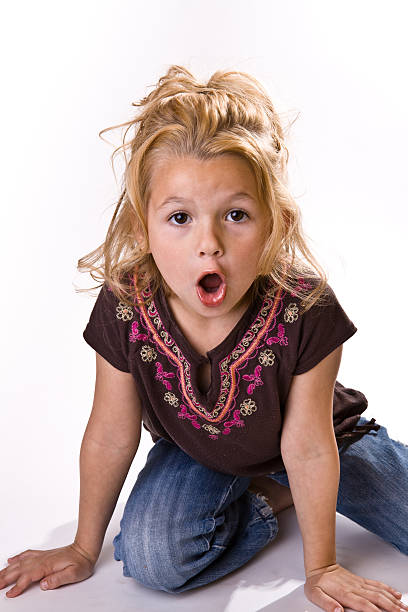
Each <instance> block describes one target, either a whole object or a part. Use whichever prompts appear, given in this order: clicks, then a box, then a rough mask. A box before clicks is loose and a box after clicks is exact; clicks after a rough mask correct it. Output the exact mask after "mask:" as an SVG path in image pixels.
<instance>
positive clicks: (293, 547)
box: [0, 504, 408, 612]
mask: <svg viewBox="0 0 408 612" xmlns="http://www.w3.org/2000/svg"><path fill="white" fill-rule="evenodd" d="M123 507H124V506H123V504H119V505H118V507H117V508H116V511H115V513H114V515H113V517H112V521H111V523H110V526H109V528H108V531H107V535H106V538H105V544H104V547H103V549H102V553H101V556H100V558H99V560H98V563H97V565H96V567H95V573H94V574H93V576H91V578H89V579H88V580H85V581H83V582H79V583H76V584H72V585H66V586H63V587H60V588H58V589H55V590H53V591H42V590H41V589H40V587H39V584H38V583H35V584H33V585H32V586H30V587H29V588H28V589H27V590H26V591H25V592H24V593H22V594H21V595H19V596H18V597H16V598H13V599H9V598H6V596H5V593H6V591H8V590H9V589H10V588H11V587H6V588H5V589H3V590H2V591H1V597H0V608H1V609H2V610H3V609H4V610H5V609H8V610H12V611H13V612H32V610H36V611H41V612H48V611H50V612H72V611H73V610H78V612H83V611H87V610H98V612H105V611H106V612H112V611H114V612H125V611H126V612H128V611H132V612H142V611H145V610H146V611H147V610H149V611H154V612H162V611H163V612H182V611H184V610H185V611H189V612H190V611H191V610H194V612H201V611H202V612H204V611H205V612H208V610H211V611H212V612H258V611H261V610H262V611H268V612H272V611H276V612H295V611H296V612H297V611H299V612H306V611H308V612H312V611H313V610H319V608H318V607H317V606H314V605H313V604H311V603H310V602H309V601H308V600H307V599H306V597H305V595H304V593H303V583H304V576H303V564H302V543H301V537H300V532H299V528H298V524H297V520H296V514H295V511H294V508H293V507H292V508H288V509H287V510H285V511H284V512H282V513H280V514H279V516H278V520H279V527H280V530H279V533H278V536H277V538H276V540H274V541H273V542H271V543H270V544H269V545H268V546H267V547H266V548H265V549H264V550H263V551H261V552H260V553H258V555H257V556H256V557H254V558H253V559H252V560H251V561H250V562H249V563H248V564H247V565H245V566H244V567H242V568H240V569H238V570H236V571H235V572H233V573H232V574H230V575H228V576H226V577H224V578H222V579H221V580H218V581H217V582H215V583H213V584H211V585H208V586H205V587H201V588H200V589H197V590H192V591H187V592H185V593H181V594H179V595H171V594H169V593H165V592H158V591H153V590H151V589H147V588H145V587H143V586H140V585H138V584H137V583H136V582H135V581H134V580H132V579H131V578H125V577H124V576H123V575H122V563H121V562H118V561H115V560H114V558H113V546H112V539H113V537H114V535H115V534H116V533H117V532H118V527H119V520H120V517H121V515H122V512H123ZM75 525H76V522H75V521H72V523H66V524H65V525H61V526H60V527H58V528H56V529H54V530H53V531H51V532H50V533H48V534H47V535H46V537H44V540H43V541H41V542H38V544H37V545H36V546H32V548H36V547H37V548H41V549H47V548H55V547H56V546H60V545H61V541H68V540H69V538H70V537H71V535H72V532H73V530H74V529H75ZM2 548H3V547H2ZM337 553H338V554H337V560H338V562H339V563H341V564H342V565H344V566H345V567H347V569H349V570H350V571H353V572H355V573H357V574H359V575H361V576H364V577H366V578H371V579H374V580H381V581H383V582H385V583H387V584H390V585H391V586H393V587H394V588H396V589H398V590H399V591H401V592H402V593H403V601H404V602H406V603H407V602H408V559H407V557H406V556H405V555H402V554H401V553H400V552H398V551H397V550H396V549H394V548H393V547H392V546H391V545H389V544H386V543H385V542H383V541H382V540H381V539H380V538H378V537H377V536H375V535H373V534H371V533H369V532H368V531H366V530H365V529H363V528H361V527H359V526H358V525H356V524H355V523H353V522H352V521H350V520H349V519H347V518H345V517H343V516H341V515H339V514H337ZM10 554H11V552H10V550H7V551H4V550H1V557H0V559H1V560H2V561H5V559H6V557H7V556H9V555H10ZM3 566H5V565H3ZM6 606H7V608H6ZM346 610H349V609H348V608H346Z"/></svg>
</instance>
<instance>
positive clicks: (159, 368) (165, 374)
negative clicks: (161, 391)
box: [155, 361, 175, 391]
mask: <svg viewBox="0 0 408 612" xmlns="http://www.w3.org/2000/svg"><path fill="white" fill-rule="evenodd" d="M156 368H157V373H156V376H155V378H156V379H157V380H161V381H162V383H163V385H164V386H165V387H166V389H167V390H168V391H170V389H172V386H171V383H169V382H168V381H167V380H164V379H165V378H174V377H175V374H173V372H165V371H164V370H163V366H162V364H161V363H160V362H159V361H156Z"/></svg>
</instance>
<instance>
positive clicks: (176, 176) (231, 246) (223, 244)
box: [147, 154, 267, 324]
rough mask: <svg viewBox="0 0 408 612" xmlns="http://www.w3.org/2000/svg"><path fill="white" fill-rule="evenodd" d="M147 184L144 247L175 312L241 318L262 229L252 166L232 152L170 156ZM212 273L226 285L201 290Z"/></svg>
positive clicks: (200, 318) (203, 318) (200, 319)
mask: <svg viewBox="0 0 408 612" xmlns="http://www.w3.org/2000/svg"><path fill="white" fill-rule="evenodd" d="M150 187H151V191H150V199H149V202H148V213H147V226H148V235H149V250H150V252H151V254H152V256H153V258H154V261H155V263H156V265H157V267H158V269H159V271H160V273H161V274H162V276H163V277H164V279H165V281H166V282H167V284H168V285H169V287H170V289H171V290H172V295H171V296H169V298H168V301H169V304H170V305H171V306H172V309H173V312H174V310H177V312H178V314H179V315H185V316H186V317H189V320H190V321H191V322H195V323H197V324H202V323H207V324H209V323H210V322H211V321H210V320H212V319H214V324H215V320H217V321H218V322H221V321H224V322H226V321H228V320H230V319H231V317H232V318H233V317H234V316H235V315H237V314H238V313H239V314H241V313H243V312H244V311H245V309H246V308H247V307H248V304H249V302H248V300H249V294H248V290H249V289H250V287H251V285H252V283H253V281H254V279H255V276H256V270H257V263H258V261H259V257H260V255H261V252H262V250H263V245H264V238H265V229H266V226H267V218H266V213H265V212H264V211H263V209H262V207H261V203H260V202H259V201H258V197H257V189H256V182H255V177H254V175H253V171H252V169H251V167H250V165H249V164H248V163H247V162H246V161H245V160H244V159H242V158H240V157H238V156H237V155H233V154H224V155H222V156H219V157H218V158H216V159H212V160H206V161H200V160H197V159H195V158H190V157H187V158H183V159H175V158H169V159H167V160H166V161H163V162H162V163H160V165H159V166H157V167H155V169H154V172H153V174H152V177H151V184H150ZM210 271H214V272H217V273H218V274H220V275H221V277H222V279H223V281H224V283H222V284H221V286H220V287H219V288H218V289H217V290H214V288H213V291H212V292H211V290H210V288H209V287H208V286H207V291H206V290H205V289H204V288H203V287H200V285H199V280H200V278H201V277H202V276H203V275H204V274H205V273H206V272H210ZM213 278H214V277H213Z"/></svg>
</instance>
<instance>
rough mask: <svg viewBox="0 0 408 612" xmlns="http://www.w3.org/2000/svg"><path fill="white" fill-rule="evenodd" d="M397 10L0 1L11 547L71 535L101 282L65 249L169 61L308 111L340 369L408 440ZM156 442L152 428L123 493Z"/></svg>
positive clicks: (108, 181)
mask: <svg viewBox="0 0 408 612" xmlns="http://www.w3.org/2000/svg"><path fill="white" fill-rule="evenodd" d="M406 12H407V11H406V3H405V2H403V1H400V2H396V1H389V2H387V3H384V2H373V1H371V2H368V1H360V2H358V1H351V0H342V1H341V2H333V1H330V2H327V0H314V1H310V0H309V1H308V2H302V1H292V2H284V1H280V2H277V1H271V0H268V1H260V0H253V1H252V2H243V1H242V0H234V2H232V1H231V0H229V1H224V2H220V1H219V0H217V1H215V0H206V2H190V1H187V0H173V1H172V2H165V1H163V0H162V1H161V2H147V3H144V2H138V1H133V2H131V1H125V0H121V1H113V0H98V1H95V0H93V1H89V0H88V1H82V2H79V1H78V0H71V2H69V3H66V4H62V3H60V2H51V1H49V2H47V1H41V0H40V1H37V2H35V3H32V2H28V1H25V2H21V1H20V2H18V1H15V2H13V3H10V2H9V3H8V4H7V8H4V7H3V15H2V25H1V30H2V31H1V36H0V45H1V56H2V59H3V67H2V81H3V93H2V96H1V100H0V101H1V120H2V130H1V138H2V147H1V153H0V154H1V169H2V170H3V173H4V174H3V177H2V191H3V200H2V204H1V228H2V232H1V249H2V250H1V261H2V274H1V276H2V299H1V308H2V312H1V318H0V320H1V324H2V329H1V335H2V351H1V359H2V363H1V374H2V384H1V407H2V410H1V416H2V423H1V445H0V453H1V457H0V459H1V465H2V472H3V478H2V504H1V507H0V525H1V540H0V541H1V549H2V550H1V554H2V557H1V559H0V561H1V562H2V563H3V562H5V560H6V557H7V556H9V555H11V554H16V553H17V552H20V551H21V550H23V549H26V548H30V547H35V546H38V545H40V544H41V541H42V538H43V536H44V534H45V533H47V532H48V531H49V530H52V529H57V528H58V526H59V525H61V524H64V523H67V522H69V523H70V524H71V526H72V529H71V531H72V537H74V535H75V525H74V523H73V521H74V520H75V518H76V515H77V505H78V492H79V463H78V456H79V449H80V444H81V439H82V435H83V431H84V429H85V426H86V423H87V420H88V417H89V414H90V410H91V405H92V398H93V388H94V370H95V363H94V362H95V355H94V351H93V350H92V349H91V348H90V347H89V346H88V345H87V344H86V343H85V341H84V340H83V338H82V332H83V330H84V328H85V325H86V323H87V320H88V317H89V314H90V311H91V309H92V306H93V303H94V299H95V297H92V296H90V295H88V294H78V293H76V292H75V285H76V286H81V287H92V286H93V285H94V282H93V280H92V278H91V277H90V276H87V277H86V278H85V275H80V274H78V273H77V272H76V262H77V260H78V259H79V258H80V257H82V256H83V255H84V254H86V253H88V252H89V251H91V250H92V249H94V248H95V247H97V246H98V245H99V244H101V242H102V241H103V240H104V235H105V233H106V230H107V227H108V223H109V220H110V218H111V215H112V214H113V211H114V207H115V203H116V199H117V197H118V194H119V185H118V184H117V183H116V182H115V178H114V175H113V173H112V169H111V166H110V155H111V153H112V151H113V147H110V146H109V145H108V144H106V143H104V142H103V141H102V140H101V139H100V138H99V137H98V131H100V130H101V129H103V128H105V127H107V126H110V125H114V124H118V123H122V122H124V121H126V120H128V119H129V118H130V117H131V116H132V112H133V111H134V109H133V107H131V102H132V101H137V100H139V99H140V98H141V97H142V96H143V95H145V94H146V93H148V92H150V91H151V89H152V86H153V85H154V84H155V83H156V82H157V80H158V78H159V77H160V76H162V75H163V74H165V72H166V71H167V69H168V67H169V66H170V65H171V64H181V65H184V66H186V67H187V68H189V69H190V70H191V71H192V72H193V73H194V74H196V75H197V76H198V77H200V78H202V79H203V80H205V79H208V78H209V76H210V75H211V74H212V72H214V71H215V70H217V69H219V68H225V69H238V70H243V71H246V72H249V73H252V74H253V75H254V76H256V77H257V78H258V79H259V80H261V81H262V82H263V83H264V85H265V86H266V87H267V89H268V90H269V92H270V94H271V97H272V100H273V101H274V102H275V104H276V106H277V108H278V110H279V111H280V112H282V113H284V114H285V116H286V115H287V116H289V117H291V118H293V117H294V116H296V114H297V113H300V114H299V117H298V119H297V121H296V122H295V124H294V125H293V127H292V128H291V133H290V137H289V140H288V145H289V149H290V153H291V166H290V172H291V184H292V187H293V192H294V194H295V196H296V197H297V200H298V202H299V204H300V206H301V208H302V213H303V224H304V229H305V232H306V234H307V235H308V236H309V237H310V242H309V245H310V246H311V248H312V250H313V252H314V254H315V255H316V256H317V257H318V259H319V260H320V262H321V263H322V265H323V266H324V267H325V268H326V270H327V272H328V274H329V283H330V284H331V286H332V287H333V289H334V291H335V293H336V295H337V297H338V299H339V301H340V303H341V304H342V306H343V308H344V309H345V311H346V313H347V314H348V315H349V317H350V318H351V320H352V321H353V322H354V324H355V325H356V326H357V328H358V332H357V334H355V336H353V338H351V339H350V340H349V341H348V342H347V343H345V345H344V350H343V361H342V364H341V369H340V373H339V376H338V379H339V380H340V381H341V382H342V383H343V384H344V385H346V386H350V387H354V388H356V389H359V390H361V391H363V392H364V393H365V395H366V396H367V398H368V401H369V406H368V409H367V411H366V413H365V415H364V416H366V417H368V418H371V417H374V418H376V420H377V422H379V423H380V424H383V425H386V426H387V427H388V431H389V433H390V435H392V437H395V438H397V439H400V440H402V441H404V442H408V428H407V424H408V418H407V395H406V364H407V359H406V344H407V329H408V324H407V314H406V311H407V280H406V262H405V253H406V251H405V247H406V229H407V191H408V189H407V180H408V179H407V172H406V166H407V136H408V122H407V111H406V109H407V107H408V95H407V93H408V91H407V79H406V65H407V42H406V40H407V38H406V18H407V14H406ZM119 135H120V134H119V133H117V135H116V141H115V142H116V143H117V144H118V142H119V140H118V139H119ZM107 137H108V138H109V139H112V138H114V136H112V134H111V135H108V136H107ZM94 295H96V294H94ZM150 446H151V439H150V436H149V435H148V434H147V433H146V432H145V431H143V438H142V442H141V446H140V448H139V451H138V454H137V457H136V459H135V461H134V464H133V465H132V468H131V470H130V472H129V476H128V479H127V481H126V483H125V486H124V488H123V490H122V494H121V497H120V502H124V501H125V500H126V498H127V495H128V494H129V492H130V488H131V486H132V484H133V482H134V480H135V478H136V476H137V473H138V471H139V470H140V469H141V467H142V466H143V465H144V460H145V457H146V453H147V451H148V450H149V448H150ZM68 543H69V542H68V541H65V540H64V541H61V542H60V543H59V544H58V545H60V546H62V545H64V544H68ZM3 593H4V591H3Z"/></svg>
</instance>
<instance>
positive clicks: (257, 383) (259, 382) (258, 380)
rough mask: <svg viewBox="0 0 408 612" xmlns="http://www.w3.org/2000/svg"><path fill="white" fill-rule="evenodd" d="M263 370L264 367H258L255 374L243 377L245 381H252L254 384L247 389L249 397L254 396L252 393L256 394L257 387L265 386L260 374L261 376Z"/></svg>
mask: <svg viewBox="0 0 408 612" xmlns="http://www.w3.org/2000/svg"><path fill="white" fill-rule="evenodd" d="M261 370H262V366H260V365H257V366H256V368H255V370H254V373H253V374H244V375H243V377H242V378H243V379H244V380H252V381H253V382H252V383H251V384H250V385H248V387H247V393H248V395H252V393H253V392H254V389H255V387H258V386H260V385H263V382H262V380H261V377H260V374H261Z"/></svg>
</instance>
